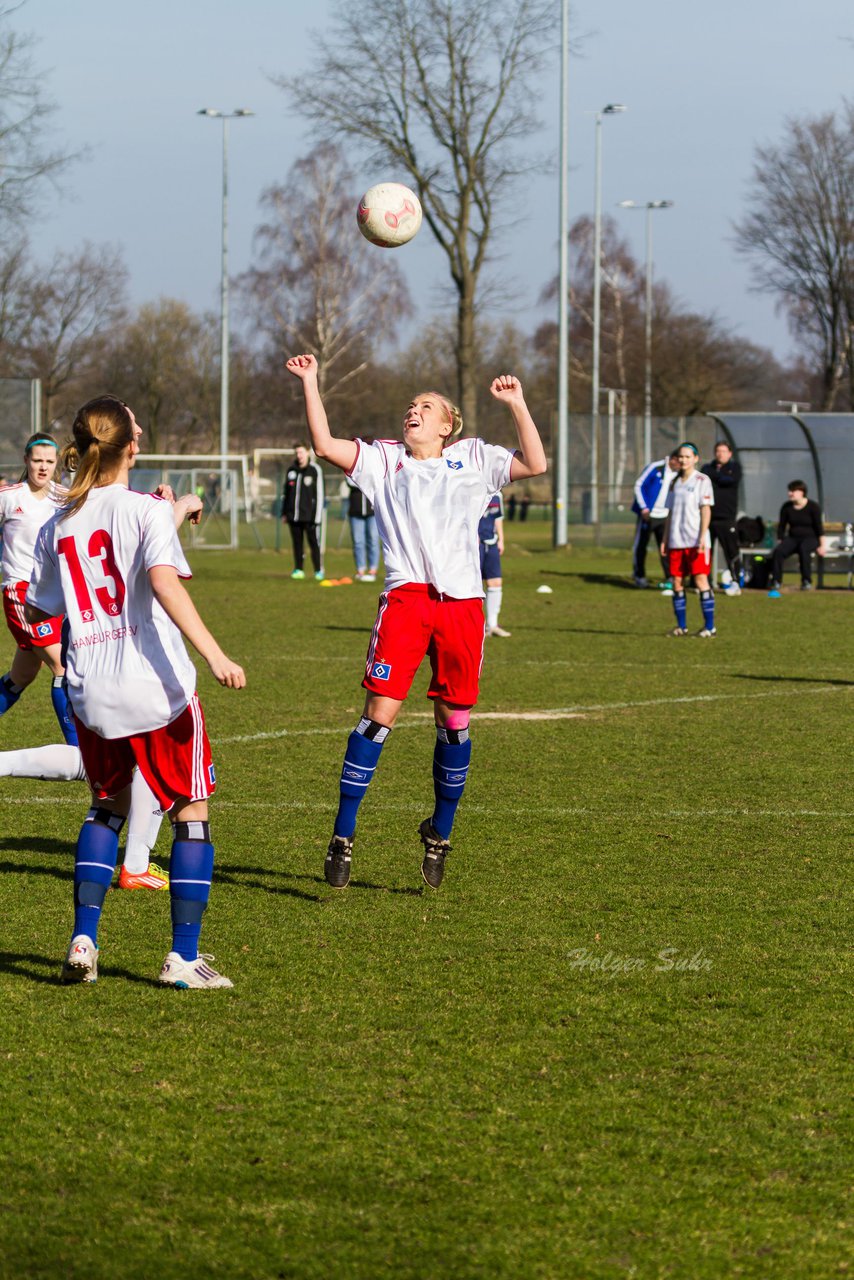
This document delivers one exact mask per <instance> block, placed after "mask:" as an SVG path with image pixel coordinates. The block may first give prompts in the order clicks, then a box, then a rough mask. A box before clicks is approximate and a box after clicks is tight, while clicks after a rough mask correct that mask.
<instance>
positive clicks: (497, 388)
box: [489, 373, 548, 480]
mask: <svg viewBox="0 0 854 1280" xmlns="http://www.w3.org/2000/svg"><path fill="white" fill-rule="evenodd" d="M489 390H490V393H491V394H492V395H493V396H494V397H495V399H496V400H500V401H501V402H502V404H506V405H507V408H508V409H509V410H510V412H511V414H512V415H513V423H514V426H515V427H516V439H517V440H518V441H519V448H518V450H517V451H516V453H515V454H514V455H513V461H512V462H511V464H510V479H511V480H527V479H528V477H529V476H541V475H543V474H544V472H545V471H546V470H547V468H548V463H547V461H546V451H545V449H544V448H543V442H542V440H541V439H540V433H539V431H538V430H537V427H536V424H535V422H534V419H533V418H532V417H531V415H530V413H529V411H528V406H527V405H526V404H525V397H524V396H523V394H522V384H521V382H520V381H519V379H518V378H514V377H513V374H512V373H502V374H499V376H498V377H497V378H496V379H495V381H494V382H493V383H492V386H491V387H490V388H489Z"/></svg>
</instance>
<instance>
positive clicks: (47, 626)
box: [3, 582, 62, 649]
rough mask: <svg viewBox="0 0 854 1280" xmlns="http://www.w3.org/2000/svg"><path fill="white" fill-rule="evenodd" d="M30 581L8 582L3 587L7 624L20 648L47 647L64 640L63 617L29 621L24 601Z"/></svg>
mask: <svg viewBox="0 0 854 1280" xmlns="http://www.w3.org/2000/svg"><path fill="white" fill-rule="evenodd" d="M29 585H30V584H29V583H28V582H8V583H7V584H6V585H5V586H4V588H3V612H4V613H5V615H6V625H7V626H8V628H9V630H10V631H11V632H12V635H13V636H14V637H15V644H16V645H17V646H18V648H19V649H45V648H47V646H48V645H49V644H59V643H60V642H61V640H62V618H45V620H44V621H43V622H37V623H35V625H32V624H31V623H29V622H27V619H26V615H25V614H24V601H25V599H26V596H27V587H28V586H29Z"/></svg>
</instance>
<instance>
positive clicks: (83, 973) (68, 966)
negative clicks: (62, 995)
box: [60, 933, 98, 982]
mask: <svg viewBox="0 0 854 1280" xmlns="http://www.w3.org/2000/svg"><path fill="white" fill-rule="evenodd" d="M60 981H62V982H97V981H98V948H97V947H96V946H95V944H94V942H93V941H92V939H91V938H90V937H89V936H88V934H85V933H78V934H77V935H76V937H74V938H72V939H71V946H70V947H69V948H68V955H67V956H66V957H65V963H64V964H63V966H62V974H61V976H60Z"/></svg>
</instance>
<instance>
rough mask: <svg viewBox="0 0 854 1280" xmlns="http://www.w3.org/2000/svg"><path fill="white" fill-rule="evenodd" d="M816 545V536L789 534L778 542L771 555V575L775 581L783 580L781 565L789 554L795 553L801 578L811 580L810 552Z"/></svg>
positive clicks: (805, 580)
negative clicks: (794, 536)
mask: <svg viewBox="0 0 854 1280" xmlns="http://www.w3.org/2000/svg"><path fill="white" fill-rule="evenodd" d="M817 547H818V538H814V537H807V538H793V537H791V536H789V537H788V538H784V539H783V541H782V542H778V543H777V545H776V547H775V548H774V554H773V555H772V557H771V577H772V578H773V579H774V581H775V582H782V581H783V565H784V563H785V561H786V560H787V558H788V557H789V556H793V555H795V554H796V553H797V557H798V560H799V562H800V566H801V578H802V579H803V581H804V582H812V564H811V560H812V553H813V552H814V551H815V550H816V548H817Z"/></svg>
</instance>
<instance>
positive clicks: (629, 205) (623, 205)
mask: <svg viewBox="0 0 854 1280" xmlns="http://www.w3.org/2000/svg"><path fill="white" fill-rule="evenodd" d="M617 208H618V209H640V208H642V206H641V205H639V204H638V202H637V200H619V201H618V202H617Z"/></svg>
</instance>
